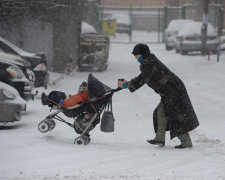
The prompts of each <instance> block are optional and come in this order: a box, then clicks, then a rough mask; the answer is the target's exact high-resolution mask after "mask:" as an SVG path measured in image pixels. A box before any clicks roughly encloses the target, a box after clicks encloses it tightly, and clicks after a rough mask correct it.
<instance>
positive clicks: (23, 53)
mask: <svg viewBox="0 0 225 180" xmlns="http://www.w3.org/2000/svg"><path fill="white" fill-rule="evenodd" d="M0 41H2V42H4V43H5V44H7V45H8V46H9V47H11V48H12V49H13V50H14V51H16V52H17V53H18V54H19V55H20V56H28V57H33V56H35V55H36V54H33V53H29V52H26V51H24V50H22V49H20V48H19V47H17V46H16V45H15V44H13V43H11V42H9V41H8V40H6V39H4V38H2V37H0Z"/></svg>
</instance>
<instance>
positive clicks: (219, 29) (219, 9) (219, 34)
mask: <svg viewBox="0 0 225 180" xmlns="http://www.w3.org/2000/svg"><path fill="white" fill-rule="evenodd" d="M218 11H219V12H218V28H217V29H218V38H219V43H218V47H217V62H219V61H220V51H221V35H222V29H223V18H224V17H223V14H224V9H223V8H222V4H219V8H218Z"/></svg>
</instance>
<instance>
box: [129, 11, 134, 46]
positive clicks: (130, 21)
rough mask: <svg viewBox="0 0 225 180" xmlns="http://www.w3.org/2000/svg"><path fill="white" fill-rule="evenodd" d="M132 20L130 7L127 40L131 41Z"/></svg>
mask: <svg viewBox="0 0 225 180" xmlns="http://www.w3.org/2000/svg"><path fill="white" fill-rule="evenodd" d="M132 21H133V17H132V8H131V7H130V8H129V24H130V29H129V42H130V43H131V42H132Z"/></svg>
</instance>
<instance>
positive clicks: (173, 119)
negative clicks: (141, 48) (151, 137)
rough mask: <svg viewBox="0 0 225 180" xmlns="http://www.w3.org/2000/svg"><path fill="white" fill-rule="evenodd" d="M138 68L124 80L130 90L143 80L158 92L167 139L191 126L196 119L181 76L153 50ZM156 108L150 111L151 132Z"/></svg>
mask: <svg viewBox="0 0 225 180" xmlns="http://www.w3.org/2000/svg"><path fill="white" fill-rule="evenodd" d="M140 70H141V74H139V76H137V77H135V78H133V79H131V80H130V81H129V82H128V89H129V90H130V91H131V92H134V91H135V90H137V89H139V88H140V87H141V86H143V85H144V84H145V83H146V84H147V85H148V86H149V87H151V88H152V89H153V90H154V91H155V92H156V93H157V94H159V95H160V96H161V103H163V105H164V110H165V114H166V117H167V120H168V124H167V130H170V137H171V139H173V138H174V137H176V136H179V135H182V134H184V133H187V132H189V131H191V130H193V129H195V128H196V127H197V126H198V125H199V122H198V119H197V116H196V114H195V111H194V109H193V107H192V104H191V101H190V99H189V96H188V93H187V91H186V88H185V86H184V83H183V82H182V81H181V79H180V78H178V77H177V76H176V75H175V74H174V73H173V72H171V71H170V70H169V69H168V68H167V67H166V66H165V65H164V64H163V63H162V62H160V61H159V60H158V59H157V58H156V56H155V55H154V54H148V55H145V57H144V58H143V60H142V62H141V65H140ZM156 112H157V108H156V109H155V111H154V113H153V119H154V129H155V132H156V131H157V117H156V115H157V113H156Z"/></svg>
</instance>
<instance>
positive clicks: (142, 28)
mask: <svg viewBox="0 0 225 180" xmlns="http://www.w3.org/2000/svg"><path fill="white" fill-rule="evenodd" d="M219 7H220V5H219V4H210V5H209V13H208V21H209V22H210V23H211V24H212V25H214V27H218V9H219ZM202 14H203V7H201V6H196V5H184V6H181V7H173V6H166V7H130V8H128V7H106V6H99V7H98V13H97V15H98V20H99V22H98V23H97V24H98V27H97V29H98V31H99V32H101V33H105V34H109V35H110V37H111V42H119V43H138V42H144V43H163V42H164V41H165V29H166V28H167V25H168V24H169V22H170V21H171V20H173V19H193V20H195V21H202Z"/></svg>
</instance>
